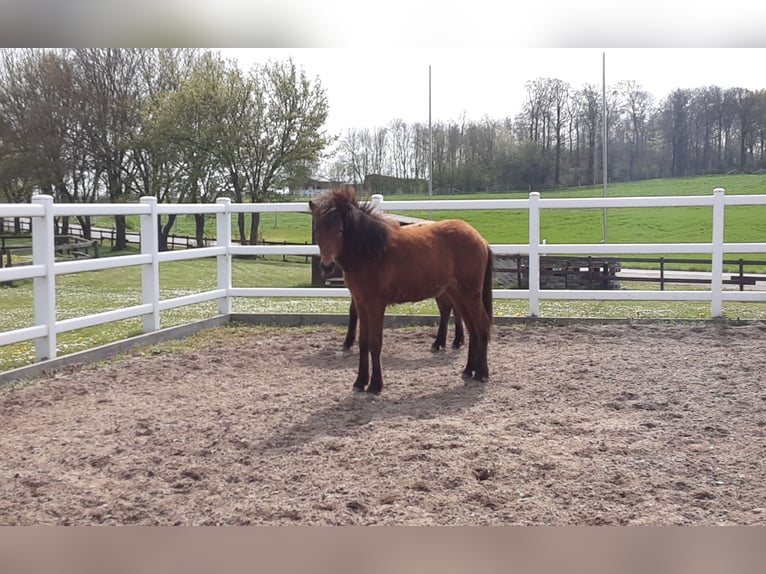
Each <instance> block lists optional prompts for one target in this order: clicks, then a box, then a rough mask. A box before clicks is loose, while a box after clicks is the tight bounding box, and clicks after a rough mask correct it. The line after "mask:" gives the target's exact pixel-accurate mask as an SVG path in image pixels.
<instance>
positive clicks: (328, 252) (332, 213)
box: [309, 186, 356, 277]
mask: <svg viewBox="0 0 766 574" xmlns="http://www.w3.org/2000/svg"><path fill="white" fill-rule="evenodd" d="M355 204H356V194H355V193H354V188H352V187H350V186H347V187H345V188H341V189H338V190H334V191H333V192H331V193H330V194H327V195H323V196H320V197H319V198H317V199H315V200H312V201H309V207H310V208H311V217H312V219H313V230H314V239H315V241H316V243H317V245H318V246H319V257H320V262H319V269H320V271H321V272H322V276H323V277H327V276H329V275H330V274H331V273H333V271H334V270H335V265H336V263H337V261H338V258H339V257H341V255H342V253H343V232H344V227H345V223H346V217H347V215H348V213H349V212H350V211H351V209H352V207H353V206H354V205H355Z"/></svg>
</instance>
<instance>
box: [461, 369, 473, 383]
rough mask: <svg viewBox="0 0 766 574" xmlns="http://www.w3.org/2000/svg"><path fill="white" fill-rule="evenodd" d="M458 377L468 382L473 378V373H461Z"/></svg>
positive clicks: (467, 371) (468, 371)
mask: <svg viewBox="0 0 766 574" xmlns="http://www.w3.org/2000/svg"><path fill="white" fill-rule="evenodd" d="M460 376H461V377H463V380H464V381H470V380H471V379H472V378H473V371H470V370H466V371H463V372H462V373H461V375H460Z"/></svg>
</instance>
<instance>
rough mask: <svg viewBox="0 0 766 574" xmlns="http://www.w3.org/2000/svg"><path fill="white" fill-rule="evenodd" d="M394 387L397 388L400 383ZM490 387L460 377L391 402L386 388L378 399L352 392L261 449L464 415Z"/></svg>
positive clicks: (283, 446)
mask: <svg viewBox="0 0 766 574" xmlns="http://www.w3.org/2000/svg"><path fill="white" fill-rule="evenodd" d="M389 378H393V379H395V377H389ZM391 384H392V385H395V384H397V381H395V380H394V381H392V383H391ZM399 384H401V383H399ZM487 384H488V383H480V382H476V381H468V382H465V383H464V382H462V381H461V380H460V377H459V375H458V374H457V373H456V374H455V383H454V384H453V385H450V386H449V387H448V388H446V389H443V390H440V391H438V392H435V393H431V394H426V395H408V396H405V397H398V398H388V397H387V396H386V394H385V393H386V389H385V387H384V389H383V394H381V395H378V396H375V395H370V394H368V393H359V392H354V391H351V390H349V395H348V396H347V397H345V398H343V399H342V400H340V401H338V402H337V403H335V404H333V405H331V406H328V407H326V408H324V409H321V410H319V411H317V412H314V413H313V414H312V415H311V416H309V418H308V419H306V420H304V421H302V422H299V423H296V424H293V425H291V426H289V427H287V428H285V429H283V430H281V431H278V432H276V433H275V434H274V435H272V436H271V437H270V438H268V439H265V440H263V441H261V443H260V444H259V447H260V448H264V449H275V448H286V447H291V446H298V445H301V444H306V443H308V442H311V441H312V440H315V439H316V438H317V437H320V436H343V437H345V436H350V435H353V434H354V433H355V431H356V430H357V429H359V428H361V427H363V426H364V425H367V424H368V423H370V422H373V421H381V420H393V419H408V418H410V419H420V420H422V419H434V418H440V417H444V416H449V415H452V414H455V413H460V412H464V411H465V410H466V409H468V408H470V407H471V406H473V405H475V404H476V403H478V402H479V401H480V400H481V398H482V396H483V395H484V392H485V389H486V385H487Z"/></svg>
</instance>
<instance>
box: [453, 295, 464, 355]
mask: <svg viewBox="0 0 766 574" xmlns="http://www.w3.org/2000/svg"><path fill="white" fill-rule="evenodd" d="M450 305H451V303H450ZM452 312H453V314H454V315H455V339H454V340H453V341H452V348H453V349H459V348H460V347H462V346H463V343H465V334H464V333H463V320H462V319H461V318H460V313H458V310H457V309H453V310H452Z"/></svg>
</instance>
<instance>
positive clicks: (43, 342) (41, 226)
mask: <svg viewBox="0 0 766 574" xmlns="http://www.w3.org/2000/svg"><path fill="white" fill-rule="evenodd" d="M32 203H38V204H40V205H42V206H43V209H44V210H45V214H44V215H43V216H42V217H32V218H31V219H32V221H31V229H32V264H33V265H44V266H45V275H44V276H43V277H35V279H34V282H33V285H34V298H35V325H45V326H46V327H47V335H46V336H45V337H41V338H39V339H35V359H36V360H37V361H44V360H46V359H54V358H55V357H56V270H55V267H54V264H55V263H56V250H55V231H54V229H53V197H51V196H50V195H33V196H32Z"/></svg>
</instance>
